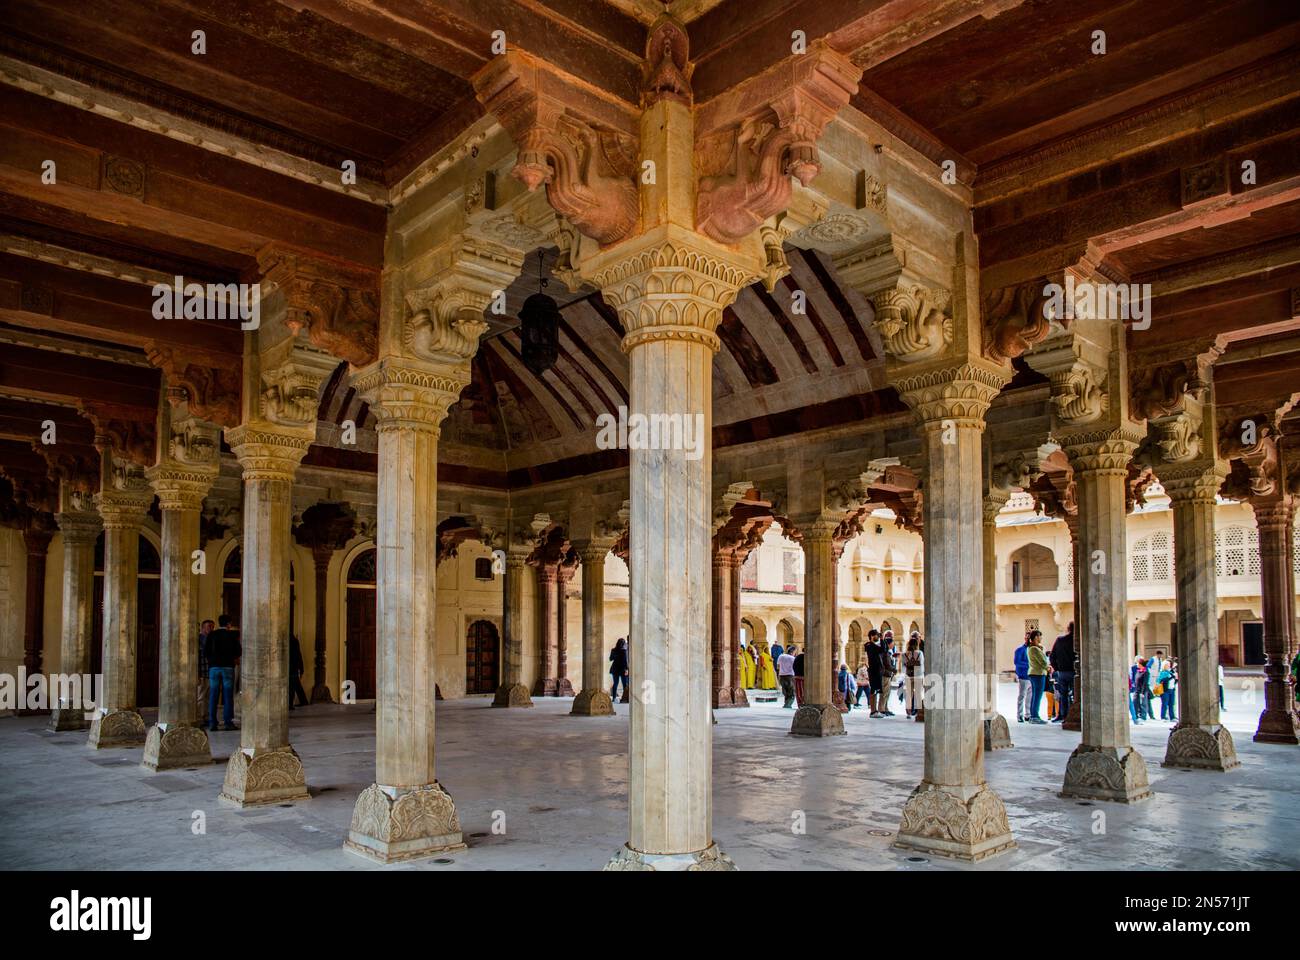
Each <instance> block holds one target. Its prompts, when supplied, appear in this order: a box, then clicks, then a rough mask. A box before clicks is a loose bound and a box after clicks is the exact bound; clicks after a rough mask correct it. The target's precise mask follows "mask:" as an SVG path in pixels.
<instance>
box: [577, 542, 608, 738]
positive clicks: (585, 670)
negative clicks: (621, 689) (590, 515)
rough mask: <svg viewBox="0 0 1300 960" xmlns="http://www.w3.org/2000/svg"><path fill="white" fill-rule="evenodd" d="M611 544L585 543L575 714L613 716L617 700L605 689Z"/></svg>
mask: <svg viewBox="0 0 1300 960" xmlns="http://www.w3.org/2000/svg"><path fill="white" fill-rule="evenodd" d="M608 553H609V544H606V543H596V544H591V545H588V546H585V547H583V548H582V550H581V556H582V689H581V690H580V691H578V695H577V696H576V697H574V698H573V709H572V710H571V711H570V712H571V713H573V714H576V715H578V716H584V717H612V716H613V715H614V703H613V701H612V700H611V699H610V696H609V691H608V690H606V689H605V680H606V678H608V677H609V674H608V673H607V672H606V669H607V667H608V663H609V661H608V660H607V659H606V653H605V556H606V555H607V554H608Z"/></svg>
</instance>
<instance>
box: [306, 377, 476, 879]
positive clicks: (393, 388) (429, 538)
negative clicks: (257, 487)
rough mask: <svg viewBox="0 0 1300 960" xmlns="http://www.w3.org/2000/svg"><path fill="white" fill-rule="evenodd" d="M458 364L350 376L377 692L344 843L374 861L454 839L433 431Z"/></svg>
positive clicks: (446, 845)
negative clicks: (365, 474) (363, 424)
mask: <svg viewBox="0 0 1300 960" xmlns="http://www.w3.org/2000/svg"><path fill="white" fill-rule="evenodd" d="M463 372H464V375H463V377H461V376H460V375H459V373H460V371H459V370H454V371H448V370H446V369H444V367H443V365H441V364H434V363H428V362H416V361H414V360H388V359H385V360H380V361H379V362H378V363H375V364H372V365H371V366H369V367H366V368H364V369H363V370H362V371H360V372H359V373H358V374H357V377H356V381H355V383H356V388H357V392H358V393H360V394H361V395H362V396H363V397H365V398H366V399H367V402H368V403H370V408H371V410H373V411H374V412H375V416H376V417H377V420H378V423H377V430H378V432H379V480H378V488H377V502H378V514H377V527H376V537H375V541H376V542H375V548H376V562H377V568H376V602H377V610H378V620H377V623H376V643H377V645H378V666H377V673H378V676H377V680H378V697H377V700H376V703H375V782H374V783H372V784H371V785H370V786H369V787H367V788H366V789H365V790H364V791H362V793H361V796H360V797H358V798H357V802H356V806H355V808H354V809H353V813H352V825H351V828H350V830H349V831H348V839H347V843H346V847H347V849H349V850H351V851H353V852H355V853H360V854H363V855H365V856H368V857H370V858H372V859H376V860H379V861H381V862H385V863H388V862H393V861H398V860H408V859H412V858H415V857H424V856H429V855H431V854H434V853H438V852H440V851H444V850H452V849H457V848H460V847H462V846H463V845H464V843H463V839H462V836H461V830H460V820H459V817H458V815H457V813H456V807H455V804H454V803H453V802H452V798H451V796H450V795H449V794H448V793H447V791H446V790H445V789H444V788H443V787H442V785H441V784H440V783H439V782H438V780H437V777H436V775H435V763H434V759H435V742H436V741H435V733H436V728H435V722H434V713H435V709H434V702H435V698H436V679H437V642H436V639H435V633H436V609H437V608H436V588H437V566H438V530H437V522H438V471H437V469H436V466H437V463H438V435H439V430H440V425H441V423H442V421H443V418H444V417H445V416H446V414H447V408H448V407H450V406H451V404H452V403H454V402H455V400H456V398H457V396H458V395H459V393H460V389H461V388H462V387H463V386H464V382H466V381H468V379H469V377H468V373H469V371H468V363H466V364H465V365H464V367H463ZM282 699H283V695H282Z"/></svg>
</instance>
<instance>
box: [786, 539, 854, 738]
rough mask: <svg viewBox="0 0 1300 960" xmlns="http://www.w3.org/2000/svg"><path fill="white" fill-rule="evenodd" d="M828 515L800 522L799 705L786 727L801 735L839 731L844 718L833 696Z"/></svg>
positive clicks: (832, 584)
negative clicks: (801, 623) (801, 647)
mask: <svg viewBox="0 0 1300 960" xmlns="http://www.w3.org/2000/svg"><path fill="white" fill-rule="evenodd" d="M837 526H838V524H837V523H836V522H835V521H833V520H816V521H814V522H812V523H809V524H806V525H803V526H801V527H800V532H801V533H802V534H803V556H804V596H803V604H804V607H803V608H804V623H805V627H804V671H803V673H804V680H803V705H802V706H801V707H799V709H798V710H796V711H795V715H794V720H793V721H792V722H791V724H790V732H791V733H792V734H794V735H796V736H804V737H831V736H842V735H843V734H844V733H845V730H844V719H843V717H842V716H841V714H840V711H839V710H838V709H837V708H836V707H835V704H834V702H833V697H832V691H833V690H834V683H835V681H834V677H835V670H836V668H837V666H838V664H836V663H835V662H834V661H835V657H836V656H837V654H838V653H839V650H838V647H837V644H836V640H835V568H836V563H835V555H836V554H835V528H836V527H837Z"/></svg>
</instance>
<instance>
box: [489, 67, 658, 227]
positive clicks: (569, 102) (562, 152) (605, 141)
mask: <svg viewBox="0 0 1300 960" xmlns="http://www.w3.org/2000/svg"><path fill="white" fill-rule="evenodd" d="M473 83H474V91H475V93H476V94H477V96H478V99H479V102H480V103H482V104H483V106H484V108H485V109H486V110H487V111H488V112H489V113H491V114H493V115H495V116H496V118H497V119H498V120H499V121H500V122H501V126H503V127H504V128H505V129H506V131H507V132H508V133H509V134H510V136H511V138H512V139H513V140H514V142H515V145H516V146H517V147H518V151H519V156H518V159H517V160H516V162H515V165H514V168H513V169H512V170H511V175H512V176H513V177H514V178H515V179H517V180H519V181H520V182H521V183H522V184H523V185H524V186H525V187H527V188H528V189H529V190H536V189H537V188H538V187H539V186H541V185H542V184H545V185H546V196H547V199H548V200H549V201H550V203H551V206H552V207H554V208H555V211H556V212H557V213H558V214H560V215H561V216H563V217H565V218H566V219H568V220H569V221H570V222H571V223H572V224H573V225H574V226H575V227H577V228H578V229H579V230H580V231H581V232H582V233H584V234H586V235H587V236H589V237H591V238H592V239H593V240H595V241H596V242H597V243H599V244H601V245H602V246H607V245H609V244H612V243H617V242H618V241H619V240H622V239H624V238H625V237H627V236H629V235H630V234H631V233H632V231H633V229H634V228H635V227H636V223H637V220H638V219H639V217H640V203H639V199H638V195H637V187H636V172H637V170H636V155H637V150H636V139H635V137H633V136H631V133H632V131H633V130H634V129H635V127H634V125H633V122H632V118H631V117H630V116H621V117H620V116H611V112H612V109H613V108H611V107H609V106H608V105H607V104H600V103H597V102H596V101H595V98H593V97H592V96H591V95H590V94H589V93H587V92H585V91H583V90H581V89H579V88H578V87H576V85H574V84H571V83H568V82H566V81H565V80H564V79H563V78H561V77H560V76H559V75H558V74H555V73H553V72H552V71H551V70H550V69H549V68H548V67H547V66H546V65H545V64H543V63H542V62H541V61H538V60H537V59H535V58H534V57H531V56H530V55H528V54H526V53H524V52H522V51H519V50H512V51H510V52H508V53H505V54H502V55H501V56H498V57H495V58H493V60H492V61H491V62H490V63H489V64H488V65H487V66H486V67H484V68H483V69H482V70H481V71H479V73H478V74H476V75H475V76H474V78H473ZM584 108H586V109H585V110H584ZM592 112H595V113H597V114H598V116H591V115H590V114H591V113H592ZM584 113H586V114H587V115H584ZM611 121H612V122H615V123H618V124H619V126H621V127H622V129H619V127H616V126H614V125H612V123H611Z"/></svg>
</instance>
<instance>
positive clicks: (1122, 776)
mask: <svg viewBox="0 0 1300 960" xmlns="http://www.w3.org/2000/svg"><path fill="white" fill-rule="evenodd" d="M1061 796H1062V797H1078V798H1081V799H1084V800H1113V801H1115V802H1116V803H1137V802H1138V801H1139V800H1149V799H1150V798H1151V785H1150V783H1149V782H1148V780H1147V762H1146V761H1145V760H1143V759H1142V754H1140V753H1138V752H1137V751H1136V750H1134V749H1133V748H1132V747H1094V746H1089V745H1088V744H1079V746H1077V747H1075V748H1074V753H1072V754H1070V760H1069V762H1068V763H1067V764H1066V765H1065V786H1064V787H1062V788H1061Z"/></svg>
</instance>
